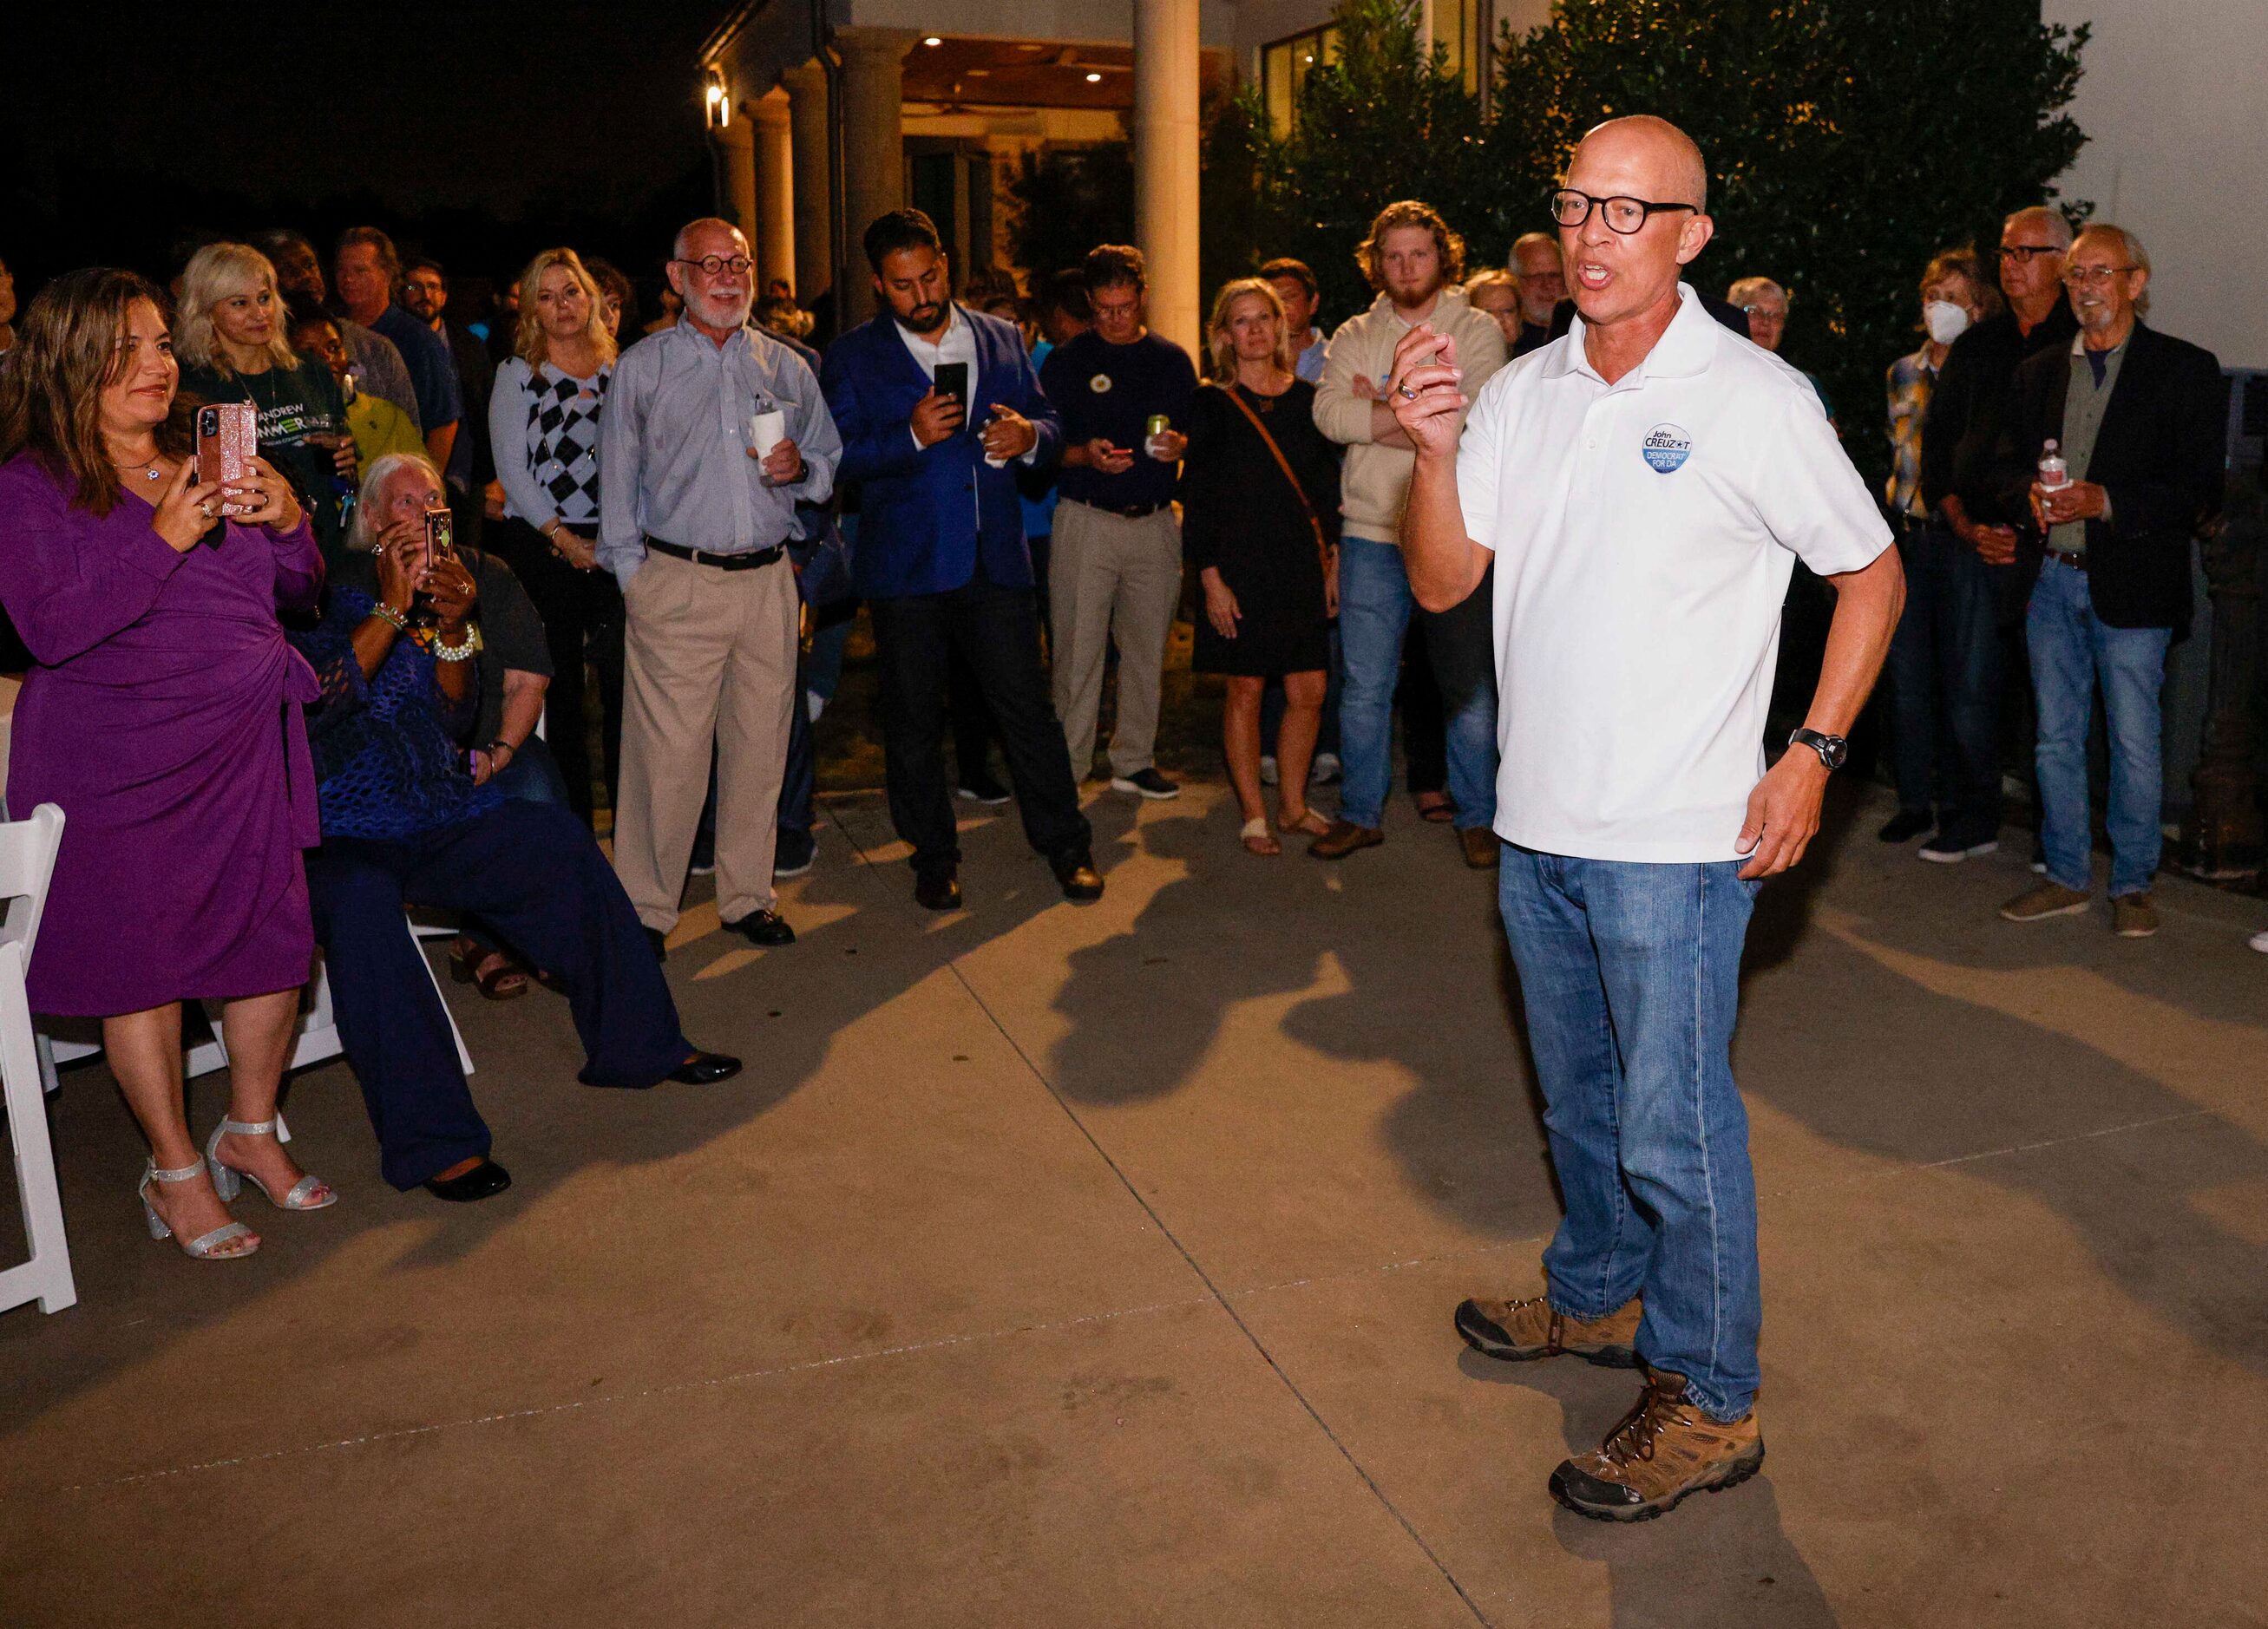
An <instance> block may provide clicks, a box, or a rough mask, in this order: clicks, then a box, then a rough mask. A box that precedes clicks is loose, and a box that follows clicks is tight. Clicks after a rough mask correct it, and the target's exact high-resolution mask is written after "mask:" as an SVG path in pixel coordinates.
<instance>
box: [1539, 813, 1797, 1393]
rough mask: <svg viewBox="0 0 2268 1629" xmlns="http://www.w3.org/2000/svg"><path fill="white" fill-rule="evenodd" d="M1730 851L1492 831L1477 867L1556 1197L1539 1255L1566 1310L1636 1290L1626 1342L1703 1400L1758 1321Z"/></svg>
mask: <svg viewBox="0 0 2268 1629" xmlns="http://www.w3.org/2000/svg"><path fill="white" fill-rule="evenodd" d="M1740 869H1741V867H1740V862H1738V861H1732V860H1727V861H1725V862H1720V863H1716V864H1696V865H1673V864H1641V863H1638V862H1631V861H1618V860H1576V859H1569V858H1567V857H1565V856H1564V855H1548V854H1538V853H1536V852H1535V850H1533V849H1528V848H1516V847H1513V846H1512V845H1509V844H1507V845H1506V847H1505V849H1504V863H1503V866H1502V869H1501V872H1500V874H1499V877H1498V881H1497V898H1498V904H1499V909H1500V910H1501V912H1502V913H1503V916H1504V927H1505V935H1506V938H1507V939H1509V940H1510V942H1511V944H1512V956H1513V962H1514V964H1515V965H1517V966H1518V968H1519V970H1520V990H1521V1000H1522V1002H1523V1003H1524V1004H1525V1006H1526V1008H1527V1012H1528V1048H1529V1050H1530V1052H1531V1053H1533V1054H1534V1056H1535V1077H1536V1081H1537V1082H1538V1084H1539V1085H1541V1087H1542V1088H1543V1101H1544V1111H1543V1128H1544V1132H1545V1134H1546V1135H1547V1136H1548V1137H1549V1139H1550V1146H1551V1163H1552V1165H1553V1167H1554V1169H1555V1170H1557V1172H1558V1176H1559V1189H1560V1192H1561V1194H1562V1195H1563V1196H1564V1198H1565V1201H1566V1206H1567V1214H1566V1218H1565V1220H1564V1221H1563V1222H1561V1223H1560V1224H1559V1230H1558V1232H1557V1234H1555V1235H1554V1236H1553V1237H1552V1240H1551V1243H1550V1245H1549V1246H1548V1247H1547V1248H1546V1249H1545V1251H1544V1252H1543V1272H1544V1280H1545V1293H1546V1295H1548V1296H1549V1298H1550V1302H1551V1305H1552V1306H1553V1307H1554V1308H1556V1309H1557V1310H1559V1311H1561V1312H1564V1313H1565V1314H1566V1315H1568V1316H1569V1317H1577V1318H1599V1317H1605V1316H1606V1315H1607V1314H1608V1313H1609V1312H1611V1311H1613V1310H1615V1309H1616V1308H1617V1307H1619V1306H1622V1305H1624V1303H1625V1302H1628V1301H1629V1300H1630V1299H1631V1296H1633V1295H1643V1296H1644V1297H1645V1301H1646V1314H1645V1317H1644V1319H1643V1320H1642V1321H1641V1322H1640V1324H1639V1325H1638V1355H1639V1357H1641V1358H1643V1359H1644V1360H1645V1361H1646V1362H1648V1363H1650V1364H1652V1365H1653V1367H1654V1368H1656V1369H1667V1370H1669V1371H1670V1372H1671V1373H1673V1374H1678V1375H1683V1376H1684V1377H1685V1381H1686V1395H1687V1396H1688V1397H1690V1398H1692V1399H1693V1401H1694V1402H1695V1403H1696V1404H1697V1405H1698V1406H1699V1407H1700V1409H1701V1410H1702V1412H1703V1413H1706V1414H1708V1415H1710V1416H1711V1417H1712V1418H1714V1419H1717V1420H1735V1419H1738V1418H1739V1417H1740V1416H1741V1415H1742V1414H1744V1413H1747V1412H1748V1409H1749V1405H1750V1403H1751V1402H1752V1401H1753V1400H1754V1398H1755V1397H1756V1383H1757V1378H1758V1376H1757V1370H1756V1335H1757V1332H1758V1330H1759V1328H1760V1327H1761V1325H1762V1324H1763V1321H1764V1300H1763V1288H1762V1284H1761V1280H1760V1278H1759V1275H1758V1271H1757V1266H1756V1179H1755V1176H1754V1174H1753V1172H1752V1171H1751V1170H1750V1169H1749V1121H1748V1114H1747V1112H1746V1111H1745V1110H1744V1109H1743V1108H1742V1104H1741V1094H1740V1091H1739V1090H1738V1089H1737V1088H1736V1087H1735V1086H1734V1083H1733V1067H1732V1057H1731V1047H1732V1039H1733V1025H1734V1020H1735V1019H1736V1018H1737V1017H1738V1016H1739V1010H1740V975H1741V946H1742V941H1743V940H1744V939H1745V938H1746V937H1747V936H1748V927H1749V914H1750V912H1751V910H1752V909H1753V908H1754V906H1755V901H1756V891H1757V889H1758V888H1759V886H1760V885H1761V884H1756V883H1747V882H1742V880H1741V879H1740V877H1739V876H1738V872H1739V870H1740Z"/></svg>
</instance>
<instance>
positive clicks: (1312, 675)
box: [1181, 277, 1339, 855]
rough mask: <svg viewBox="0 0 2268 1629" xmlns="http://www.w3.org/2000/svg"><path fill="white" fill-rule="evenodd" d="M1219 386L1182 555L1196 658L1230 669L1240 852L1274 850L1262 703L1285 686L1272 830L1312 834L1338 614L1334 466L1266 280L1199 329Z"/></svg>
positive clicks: (1196, 460)
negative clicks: (1265, 788) (1310, 796)
mask: <svg viewBox="0 0 2268 1629" xmlns="http://www.w3.org/2000/svg"><path fill="white" fill-rule="evenodd" d="M1207 332H1208V338H1209V341H1210V343H1211V350H1212V376H1213V380H1214V382H1213V383H1212V384H1210V385H1204V386H1202V387H1201V388H1200V389H1199V390H1198V391H1197V400H1196V401H1195V402H1194V403H1193V404H1192V406H1191V408H1190V415H1189V452H1188V455H1187V457H1186V459H1184V461H1183V463H1182V487H1181V500H1182V554H1183V556H1184V558H1186V559H1187V560H1188V561H1189V564H1190V565H1192V566H1194V567H1196V568H1197V575H1198V578H1199V580H1200V581H1201V582H1202V583H1204V616H1203V617H1202V618H1200V619H1199V620H1198V621H1197V654H1196V659H1195V661H1194V663H1193V664H1192V665H1193V666H1194V667H1195V668H1196V670H1197V671H1198V672H1201V673H1220V674H1224V675H1226V677H1227V680H1228V693H1227V698H1226V702H1225V704H1224V706H1223V708H1222V709H1221V735H1222V745H1223V747H1224V749H1225V750H1226V756H1227V759H1228V774H1229V779H1230V781H1232V782H1233V783H1234V785H1235V787H1236V800H1237V803H1238V805H1239V807H1240V808H1241V811H1242V812H1243V817H1244V826H1243V829H1242V831H1241V833H1239V836H1240V839H1241V841H1242V842H1243V844H1244V847H1245V848H1246V850H1247V851H1248V853H1251V854H1255V855H1277V854H1281V853H1282V852H1283V845H1282V844H1281V843H1280V842H1279V841H1278V839H1277V836H1276V833H1275V832H1272V831H1270V829H1269V822H1268V813H1267V808H1266V805H1265V804H1264V803H1263V800H1262V793H1261V789H1260V701H1261V694H1262V693H1263V690H1264V689H1265V688H1266V686H1267V684H1268V681H1269V680H1270V679H1276V678H1280V679H1282V680H1283V681H1284V693H1285V702H1286V704H1287V705H1286V708H1285V715H1284V723H1283V726H1282V728H1281V730H1279V731H1278V735H1277V745H1276V757H1277V762H1278V766H1279V773H1278V790H1277V816H1276V825H1277V829H1278V830H1280V831H1284V832H1299V833H1307V834H1308V835H1311V836H1320V835H1321V834H1322V833H1323V832H1324V831H1326V830H1328V829H1329V822H1327V821H1325V820H1324V819H1323V818H1322V817H1321V816H1319V815H1317V814H1315V813H1314V811H1312V810H1310V809H1309V808H1308V807H1307V766H1308V762H1309V760H1310V759H1312V758H1313V757H1314V750H1315V732H1316V730H1317V728H1318V726H1319V725H1320V724H1321V723H1322V708H1323V691H1324V684H1325V675H1326V672H1327V670H1328V669H1329V662H1330V618H1331V616H1332V615H1333V614H1334V613H1335V611H1336V608H1337V607H1336V604H1335V598H1336V589H1335V587H1334V578H1335V576H1336V575H1337V574H1336V569H1335V563H1334V562H1335V558H1336V553H1337V548H1338V520H1339V472H1338V458H1337V451H1336V449H1334V448H1333V447H1332V445H1331V444H1330V443H1329V442H1328V441H1326V440H1324V439H1323V436H1322V431H1320V430H1318V429H1316V428H1315V418H1314V396H1315V387H1314V385H1309V384H1307V382H1306V381H1305V380H1303V379H1300V378H1296V377H1295V376H1294V375H1293V373H1292V352H1291V346H1290V343H1289V340H1288V337H1287V335H1286V334H1285V326H1284V304H1283V301H1282V299H1281V298H1280V297H1278V295H1277V292H1276V290H1275V288H1274V286H1273V285H1272V284H1270V283H1267V282H1265V281H1263V279H1261V278H1258V277H1246V278H1241V279H1239V280H1238V281H1237V282H1234V283H1229V284H1228V285H1227V286H1226V287H1225V288H1223V289H1222V290H1221V291H1220V293H1219V297H1216V298H1215V299H1214V301H1213V306H1212V320H1211V323H1209V324H1208V325H1207Z"/></svg>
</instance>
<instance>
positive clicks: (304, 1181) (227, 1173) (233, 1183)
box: [205, 1109, 339, 1210]
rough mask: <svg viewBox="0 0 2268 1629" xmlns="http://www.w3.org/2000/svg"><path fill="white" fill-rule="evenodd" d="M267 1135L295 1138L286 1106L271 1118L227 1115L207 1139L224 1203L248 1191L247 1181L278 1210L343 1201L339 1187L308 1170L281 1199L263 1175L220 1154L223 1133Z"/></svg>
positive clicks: (209, 1159)
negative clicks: (288, 1122) (263, 1179)
mask: <svg viewBox="0 0 2268 1629" xmlns="http://www.w3.org/2000/svg"><path fill="white" fill-rule="evenodd" d="M267 1136H273V1137H274V1138H275V1139H276V1142H277V1143H278V1144H279V1145H281V1144H283V1143H286V1142H289V1141H291V1127H290V1126H286V1125H284V1113H283V1111H282V1110H280V1109H279V1110H277V1111H276V1114H275V1115H274V1116H273V1117H272V1118H270V1119H264V1120H259V1121H245V1120H234V1119H225V1120H223V1121H221V1123H220V1124H219V1125H217V1126H214V1127H213V1134H212V1136H211V1137H210V1139H208V1140H207V1141H206V1143H205V1163H206V1165H207V1166H209V1167H210V1169H211V1170H212V1179H213V1192H216V1193H217V1194H219V1195H220V1202H221V1203H222V1204H224V1205H226V1204H229V1203H230V1202H232V1200H234V1199H235V1198H236V1196H237V1195H238V1194H239V1193H240V1192H243V1191H244V1185H245V1184H246V1183H247V1182H248V1183H250V1184H251V1185H253V1186H254V1187H255V1188H258V1189H259V1190H260V1196H261V1198H262V1199H264V1200H267V1201H268V1202H269V1204H270V1205H273V1206H274V1207H276V1209H278V1210H320V1209H322V1208H323V1207H325V1206H327V1205H335V1204H337V1203H338V1202H339V1195H338V1191H337V1190H336V1189H335V1188H334V1187H332V1186H331V1185H330V1184H329V1183H328V1182H325V1181H324V1180H323V1179H322V1178H320V1177H311V1176H309V1175H307V1174H306V1172H305V1171H302V1172H300V1174H299V1180H298V1181H297V1182H295V1183H293V1184H292V1185H291V1189H290V1191H289V1192H286V1193H285V1194H284V1197H283V1198H281V1199H278V1198H276V1194H275V1192H274V1191H273V1190H271V1189H270V1188H269V1185H267V1183H265V1182H263V1181H262V1180H261V1178H258V1177H256V1176H254V1175H253V1173H252V1172H250V1171H248V1170H243V1169H241V1168H240V1167H238V1166H235V1165H232V1164H230V1163H228V1162H227V1161H226V1160H225V1159H223V1158H221V1156H220V1140H221V1139H222V1138H223V1137H267Z"/></svg>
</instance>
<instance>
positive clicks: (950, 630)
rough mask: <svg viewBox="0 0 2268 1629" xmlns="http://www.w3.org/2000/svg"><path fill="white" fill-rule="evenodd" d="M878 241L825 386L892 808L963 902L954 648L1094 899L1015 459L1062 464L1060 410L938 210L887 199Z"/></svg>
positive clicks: (919, 883)
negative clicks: (946, 384) (864, 290)
mask: <svg viewBox="0 0 2268 1629" xmlns="http://www.w3.org/2000/svg"><path fill="white" fill-rule="evenodd" d="M865 248H866V260H867V263H868V264H869V265H870V266H871V267H873V272H874V289H875V291H876V293H877V294H878V295H880V297H881V301H882V310H881V312H880V313H879V314H878V315H876V316H875V317H874V318H873V320H871V321H869V322H865V323H863V324H861V325H860V326H859V327H856V328H853V329H851V331H850V332H849V333H848V334H844V335H843V337H842V338H840V339H838V340H836V341H835V343H834V344H832V345H830V346H829V347H828V349H827V360H826V363H825V365H824V367H823V368H822V369H821V373H820V385H821V389H822V390H823V391H824V392H825V393H826V396H827V403H828V410H829V411H830V412H831V413H832V414H833V415H834V419H835V423H836V428H837V429H839V430H840V431H841V432H842V436H843V462H842V466H841V469H840V476H841V479H843V480H845V481H856V482H857V483H858V488H859V515H858V555H857V560H856V562H855V569H856V573H857V576H858V591H859V592H860V593H861V594H863V595H864V596H865V599H866V603H867V606H868V609H869V610H870V612H871V613H872V614H873V620H874V646H875V653H876V655H877V657H879V658H880V663H881V670H882V695H881V712H882V750H883V757H884V764H885V779H886V781H887V787H888V789H889V799H890V820H891V823H892V824H893V825H894V826H896V828H897V832H898V835H899V836H900V837H902V838H903V839H905V840H906V841H907V842H908V843H909V844H911V845H912V846H913V851H914V852H913V868H914V898H915V899H917V901H919V902H920V903H921V904H922V905H924V906H928V907H929V908H930V909H932V910H935V911H950V910H955V909H958V908H959V907H960V905H961V882H960V866H961V845H960V842H959V839H958V836H957V834H956V832H955V829H954V818H953V801H952V796H951V791H950V788H949V787H948V785H947V783H946V775H945V722H946V662H947V659H948V657H949V655H950V653H951V652H952V651H954V650H955V649H958V650H959V651H960V653H961V656H962V657H965V658H966V659H967V661H968V664H969V666H970V667H971V668H972V669H973V670H974V671H975V672H976V679H977V684H978V686H979V688H980V689H981V690H982V691H983V697H984V704H985V706H986V707H987V708H989V709H990V712H991V715H992V719H993V723H994V724H995V725H996V726H997V727H998V730H999V733H1000V745H1001V748H1002V752H1003V756H1004V757H1005V759H1007V764H1008V778H1009V781H1010V782H1011V784H1012V785H1013V787H1014V788H1015V792H1016V803H1017V808H1018V811H1019V812H1020V814H1021V815H1022V817H1023V821H1024V835H1025V836H1026V837H1027V839H1029V840H1030V841H1031V845H1032V847H1033V848H1035V849H1037V850H1038V851H1039V852H1040V854H1041V855H1042V856H1044V857H1045V858H1046V860H1047V862H1048V863H1049V866H1050V867H1051V868H1052V869H1053V870H1054V872H1055V875H1056V880H1057V882H1058V883H1060V884H1062V886H1063V891H1064V898H1065V899H1078V900H1086V899H1101V897H1102V878H1101V877H1100V876H1098V875H1096V873H1095V870H1094V834H1093V833H1092V831H1091V830H1090V828H1089V827H1088V826H1087V822H1086V816H1085V815H1083V814H1081V813H1080V812H1079V789H1078V788H1077V786H1076V785H1074V784H1073V783H1072V781H1071V767H1070V763H1069V760H1068V759H1065V757H1064V750H1063V727H1062V726H1061V724H1059V723H1057V720H1056V713H1055V707H1054V704H1053V702H1052V701H1049V694H1048V686H1047V681H1046V679H1044V678H1042V675H1041V672H1040V635H1039V619H1038V613H1037V611H1036V609H1035V597H1034V593H1033V579H1032V561H1031V556H1030V554H1029V553H1028V552H1027V550H1026V548H1025V547H1024V524H1023V512H1022V510H1021V508H1020V504H1019V503H1018V497H1017V491H1016V478H1015V474H1014V472H1013V468H1012V467H1011V466H1013V465H1017V464H1042V465H1044V464H1048V463H1051V462H1053V461H1054V459H1055V458H1056V456H1057V452H1058V451H1059V449H1060V447H1061V445H1062V440H1063V435H1062V429H1061V428H1060V426H1059V425H1058V423H1057V419H1056V413H1055V409H1054V408H1053V407H1049V405H1048V400H1047V398H1046V397H1045V396H1043V395H1042V394H1041V393H1040V382H1039V379H1038V377H1037V376H1036V375H1035V374H1034V372H1033V371H1032V364H1031V361H1030V359H1029V358H1028V357H1027V356H1026V355H1025V352H1024V341H1023V336H1022V335H1021V334H1019V333H1018V332H1017V331H1016V329H1015V327H1013V325H1011V324H1009V323H1006V322H1003V321H1002V320H1001V319H998V318H997V317H988V316H985V315H983V313H982V312H973V311H969V310H968V309H967V308H966V307H964V306H961V305H956V304H954V300H953V298H952V285H951V281H950V268H949V267H948V266H947V264H946V256H945V253H944V248H943V246H942V245H941V243H940V242H939V238H938V232H937V227H936V226H935V225H934V224H932V222H931V220H930V218H929V216H926V215H924V214H923V213H922V212H921V211H920V210H919V209H895V210H892V211H891V212H890V213H889V214H887V215H885V216H880V218H879V219H877V220H876V221H875V222H874V223H873V224H872V225H870V226H868V227H867V228H866V236H865ZM956 364H957V365H958V367H959V369H960V370H961V373H962V377H963V378H964V379H965V381H966V383H965V386H964V388H965V389H966V391H967V393H968V394H967V398H966V400H963V399H962V398H961V396H959V395H956V394H954V393H952V392H950V391H940V390H939V389H938V387H937V383H936V378H937V372H938V370H939V367H940V366H944V367H947V368H952V367H954V366H955V365H956ZM972 406H974V407H976V413H975V414H974V415H973V416H974V418H975V420H976V425H975V428H973V429H972V428H971V426H970V419H971V416H972V415H971V414H970V412H969V408H970V407H972Z"/></svg>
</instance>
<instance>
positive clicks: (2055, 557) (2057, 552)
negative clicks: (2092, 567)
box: [2048, 548, 2087, 571]
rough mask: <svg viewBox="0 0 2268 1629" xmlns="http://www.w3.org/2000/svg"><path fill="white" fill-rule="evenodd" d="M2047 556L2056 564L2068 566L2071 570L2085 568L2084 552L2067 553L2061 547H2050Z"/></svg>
mask: <svg viewBox="0 0 2268 1629" xmlns="http://www.w3.org/2000/svg"><path fill="white" fill-rule="evenodd" d="M2048 558H2049V559H2050V560H2052V561H2055V562H2056V563H2057V564H2058V565H2065V566H2069V567H2070V568H2071V569H2073V571H2084V570H2086V569H2087V556H2086V555H2084V554H2067V553H2066V552H2065V551H2064V550H2062V549H2059V548H2051V549H2050V550H2049V551H2048Z"/></svg>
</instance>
